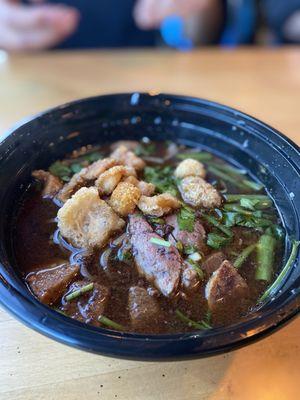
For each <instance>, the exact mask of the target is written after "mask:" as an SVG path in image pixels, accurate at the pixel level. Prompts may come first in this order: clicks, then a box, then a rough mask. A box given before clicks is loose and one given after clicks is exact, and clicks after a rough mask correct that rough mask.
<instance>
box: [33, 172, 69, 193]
mask: <svg viewBox="0 0 300 400" xmlns="http://www.w3.org/2000/svg"><path fill="white" fill-rule="evenodd" d="M32 176H33V177H34V178H35V179H37V180H38V181H40V182H41V183H42V184H43V190H42V196H43V197H50V198H52V197H55V196H56V194H57V193H58V192H59V191H60V190H61V188H62V187H63V183H62V181H61V180H60V179H59V178H58V177H57V176H54V175H52V174H51V173H50V172H48V171H44V170H43V169H39V170H36V171H33V172H32Z"/></svg>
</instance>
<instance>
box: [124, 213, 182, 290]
mask: <svg viewBox="0 0 300 400" xmlns="http://www.w3.org/2000/svg"><path fill="white" fill-rule="evenodd" d="M129 233H130V239H131V244H132V249H133V255H134V258H135V262H136V265H137V268H138V271H139V273H140V274H141V275H142V276H145V277H146V278H147V279H148V280H149V282H153V283H154V285H155V286H156V287H157V289H158V290H159V291H160V292H161V293H162V294H163V295H164V296H172V295H173V294H174V293H175V292H176V290H177V287H178V284H179V279H180V274H181V270H182V265H183V261H182V259H181V257H180V255H179V252H178V250H177V249H176V247H175V246H170V247H164V246H158V245H156V244H153V243H151V242H150V239H151V238H157V239H161V237H160V236H159V235H157V234H156V233H154V232H153V229H152V227H151V226H150V225H149V224H148V222H147V221H146V220H145V219H144V218H143V217H142V216H141V215H137V214H134V215H130V216H129Z"/></svg>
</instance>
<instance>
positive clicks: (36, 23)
mask: <svg viewBox="0 0 300 400" xmlns="http://www.w3.org/2000/svg"><path fill="white" fill-rule="evenodd" d="M28 11H29V10H28ZM30 11H34V10H33V9H31V10H30ZM52 11H53V9H52V8H51V10H50V9H48V8H47V9H46V8H45V9H44V17H43V18H44V19H40V18H31V19H30V21H31V25H30V24H29V23H28V21H27V23H26V25H24V24H23V21H21V22H20V23H18V22H19V20H16V21H15V22H16V23H15V24H3V23H2V24H0V47H2V48H3V49H5V50H9V51H20V50H39V49H44V48H48V47H52V46H54V45H55V44H57V43H59V42H60V41H62V40H63V39H64V38H65V37H67V36H68V35H70V34H71V33H72V32H73V31H74V30H75V29H76V27H77V25H78V13H75V14H70V13H66V14H64V13H62V12H61V13H59V15H58V14H57V13H54V12H52ZM30 15H31V13H30ZM34 15H35V16H36V15H37V14H35V13H34ZM41 22H43V23H41Z"/></svg>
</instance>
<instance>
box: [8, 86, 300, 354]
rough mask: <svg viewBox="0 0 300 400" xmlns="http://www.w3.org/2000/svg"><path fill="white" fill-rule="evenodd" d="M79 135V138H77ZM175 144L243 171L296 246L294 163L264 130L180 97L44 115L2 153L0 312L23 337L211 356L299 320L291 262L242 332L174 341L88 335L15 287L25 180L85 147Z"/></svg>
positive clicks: (297, 277) (122, 98)
mask: <svg viewBox="0 0 300 400" xmlns="http://www.w3.org/2000/svg"><path fill="white" fill-rule="evenodd" d="M77 133H79V134H77ZM143 136H148V137H150V138H152V139H155V140H166V139H167V140H172V141H180V142H182V143H184V144H188V145H198V146H200V147H201V148H204V149H206V150H209V151H210V152H212V153H214V154H216V155H218V156H219V157H222V158H223V159H225V160H226V161H228V162H231V163H234V164H236V165H238V166H242V167H243V168H245V169H247V170H248V171H251V175H252V176H253V177H254V178H258V179H259V180H260V181H261V182H262V183H263V184H264V185H265V186H266V188H267V190H268V192H269V194H270V196H271V197H272V198H273V200H274V201H275V204H276V207H277V208H278V211H279V213H280V216H281V218H282V222H283V224H284V226H285V228H286V232H287V236H286V249H285V258H287V255H288V254H289V252H290V250H291V238H294V239H297V240H299V213H300V204H299V203H300V202H299V198H300V186H299V173H300V168H299V166H300V154H299V149H298V147H297V146H296V145H295V144H293V143H292V142H291V141H290V140H289V139H287V138H286V137H284V136H283V135H282V134H280V133H279V132H277V131H275V130H274V129H272V128H270V127H269V126H267V125H266V124H264V123H262V122H260V121H258V120H256V119H254V118H252V117H250V116H248V115H245V114H243V113H241V112H239V111H236V110H233V109H231V108H228V107H225V106H222V105H219V104H216V103H212V102H209V101H206V100H200V99H195V98H190V97H184V96H175V95H165V94H160V95H154V96H152V95H149V94H138V93H130V94H115V95H107V96H98V97H93V98H88V99H84V100H79V101H75V102H72V103H70V104H66V105H63V106H60V107H57V108H55V109H53V110H50V111H47V112H45V113H42V114H40V115H38V116H36V117H34V118H32V119H30V120H28V121H25V122H24V123H23V124H21V125H19V126H18V127H16V128H15V129H14V130H12V131H11V132H10V133H8V135H7V136H6V138H5V139H4V140H3V142H2V143H1V144H0V171H1V175H0V188H1V191H0V204H1V213H0V303H1V304H2V306H3V307H4V308H5V309H7V310H8V311H9V312H11V313H12V314H13V315H15V316H16V317H17V318H18V319H20V320H21V321H22V322H23V323H25V324H26V325H28V326H30V327H31V328H33V329H35V330H37V331H39V332H41V333H43V334H45V335H47V336H49V337H51V338H54V339H56V340H58V341H60V342H63V343H66V344H69V345H71V346H74V347H78V348H81V349H84V350H88V351H92V352H96V353H100V354H104V355H109V356H116V357H124V358H133V359H143V360H150V359H151V360H153V359H156V360H164V359H180V358H189V357H201V356H207V355H212V354H216V353H220V352H224V351H228V350H232V349H234V348H237V347H239V346H242V345H245V344H248V343H249V342H252V341H254V340H256V339H259V338H261V337H263V336H265V335H267V334H269V333H271V332H273V331H274V330H275V329H277V328H279V327H281V326H282V325H283V324H284V323H286V322H287V321H289V320H290V319H291V318H292V317H294V316H295V315H296V314H297V313H298V312H299V310H300V296H299V293H300V289H299V286H300V270H299V264H297V262H295V263H294V265H293V266H292V267H291V268H290V270H289V272H288V274H287V277H286V279H285V281H284V282H283V284H282V285H281V287H280V288H278V289H277V290H276V292H275V293H274V295H273V296H272V299H270V300H269V301H267V302H266V304H265V305H264V306H263V307H261V308H260V309H258V310H257V311H255V312H254V313H252V314H251V315H249V317H248V318H247V320H246V321H243V322H242V323H239V324H236V325H233V326H230V327H225V328H218V329H213V330H209V331H205V332H193V333H186V334H173V335H141V334H129V333H119V332H113V331H110V330H106V329H101V328H95V327H92V326H88V325H85V324H82V323H80V322H77V321H74V320H72V319H70V318H67V317H65V316H63V315H61V314H59V313H57V312H55V311H53V310H51V309H50V308H48V307H46V306H44V305H43V304H41V303H39V302H38V301H37V300H36V299H35V298H34V297H33V296H32V295H31V294H30V293H29V291H28V290H27V288H26V286H25V285H24V283H23V281H22V280H21V278H20V276H19V274H18V269H17V265H16V262H15V258H14V252H13V246H12V229H13V221H14V215H15V210H16V207H17V205H18V199H19V198H20V196H21V195H22V194H23V193H24V191H25V190H26V188H27V187H28V184H29V182H30V174H31V171H32V170H33V169H35V168H47V167H48V166H49V164H50V163H52V162H53V161H54V160H56V159H58V158H62V157H63V156H64V155H65V153H67V152H70V151H71V150H73V149H75V148H78V147H79V146H82V145H86V144H95V143H102V142H105V141H114V140H117V139H125V138H126V139H129V138H130V139H138V138H141V137H143Z"/></svg>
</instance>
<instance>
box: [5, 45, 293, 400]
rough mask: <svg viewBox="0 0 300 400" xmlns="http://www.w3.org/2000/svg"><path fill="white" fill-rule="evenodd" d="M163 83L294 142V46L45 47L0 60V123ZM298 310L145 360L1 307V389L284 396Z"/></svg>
mask: <svg viewBox="0 0 300 400" xmlns="http://www.w3.org/2000/svg"><path fill="white" fill-rule="evenodd" d="M123 91H152V92H171V93H180V94H188V95H194V96H199V97H205V98H208V99H211V100H215V101H219V102H221V103H225V104H228V105H230V106H233V107H236V108H238V109H240V110H243V111H246V112H247V113H249V114H252V115H254V116H256V117H258V118H260V119H262V120H264V121H266V122H268V123H269V124H270V125H272V126H274V127H276V128H277V129H279V130H280V131H282V132H283V133H285V134H286V135H288V136H289V137H290V138H292V139H293V140H294V141H295V142H297V143H300V110H299V104H300V49H298V48H289V49H285V50H264V49H242V50H239V51H225V50H223V51H220V50H205V51H197V52H193V53H186V54H181V53H175V52H170V51H169V52H153V51H141V52H128V51H127V52H125V51H116V52H80V53H59V52H57V53H55V52H49V53H44V54H35V55H22V56H13V57H10V58H9V59H8V61H6V62H2V63H0V131H1V132H4V130H5V129H7V128H8V127H9V126H11V125H12V124H13V123H14V122H15V121H17V120H19V119H20V118H23V117H25V116H26V115H28V114H34V113H36V112H38V111H41V110H43V109H45V108H48V107H52V106H54V105H57V104H60V103H63V102H66V101H70V100H73V99H76V98H79V97H85V96H90V95H95V94H100V93H109V92H123ZM299 332H300V319H299V318H298V319H296V320H294V321H293V322H292V323H291V324H289V325H288V326H286V327H285V328H284V329H282V330H281V331H279V332H277V333H275V334H273V335H272V336H270V337H268V338H266V339H264V340H262V341H260V342H258V343H256V344H254V345H251V346H248V347H246V348H244V349H241V350H238V351H235V352H233V353H230V354H226V355H221V356H217V357H212V358H209V359H203V360H195V361H184V362H173V363H143V362H133V361H124V360H116V359H109V358H105V357H100V356H96V355H93V354H87V353H84V352H81V351H79V350H74V349H72V348H68V347H66V346H63V345H61V344H58V343H56V342H54V341H51V340H50V339H47V338H45V337H43V336H41V335H39V334H38V333H36V332H34V331H32V330H30V329H28V328H27V327H24V326H23V325H21V324H20V323H19V322H18V321H16V320H15V319H13V318H12V317H11V316H9V315H8V314H7V313H6V312H4V311H0V399H1V400H2V399H5V400H6V399H16V400H36V399H38V400H52V399H53V400H54V399H55V400H57V399H60V400H66V399H68V400H77V399H78V400H82V399H83V398H85V399H89V400H90V399H108V400H110V399H130V400H138V399H145V400H148V399H158V400H165V399H169V398H170V399H171V398H172V399H173V400H179V399H189V400H194V399H195V400H196V399H197V400H204V399H211V400H240V399H243V400H253V399H267V400H269V399H270V400H285V399H287V400H291V399H296V398H298V397H299V396H298V392H299V390H298V381H299V378H300V372H299V371H300V334H299Z"/></svg>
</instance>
